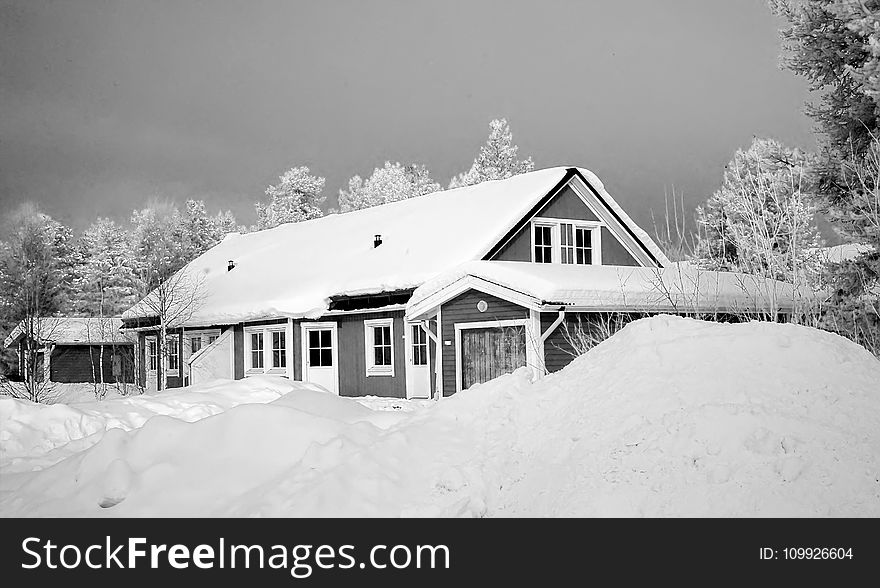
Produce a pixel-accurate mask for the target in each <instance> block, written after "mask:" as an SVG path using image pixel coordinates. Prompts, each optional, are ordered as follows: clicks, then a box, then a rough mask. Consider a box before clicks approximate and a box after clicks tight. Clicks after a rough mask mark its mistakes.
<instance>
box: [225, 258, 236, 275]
mask: <svg viewBox="0 0 880 588" xmlns="http://www.w3.org/2000/svg"><path fill="white" fill-rule="evenodd" d="M234 267H235V262H234V261H233V260H231V259H230V260H229V261H227V262H226V271H228V272H231V271H232V268H234Z"/></svg>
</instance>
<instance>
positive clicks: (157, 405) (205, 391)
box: [0, 377, 317, 472]
mask: <svg viewBox="0 0 880 588" xmlns="http://www.w3.org/2000/svg"><path fill="white" fill-rule="evenodd" d="M88 387H89V388H90V389H91V384H89V385H88ZM291 390H317V388H316V387H314V386H311V385H309V384H303V383H302V382H290V381H289V380H286V379H283V378H278V377H256V378H248V379H246V380H239V381H237V382H231V381H228V380H225V381H224V380H218V381H214V382H209V383H206V384H202V385H197V386H191V387H188V388H175V389H170V390H166V391H164V392H156V393H153V394H143V395H138V396H128V397H121V398H113V399H107V400H104V401H101V402H97V401H91V402H77V403H74V404H51V405H45V404H35V403H33V402H28V401H26V400H16V399H12V398H0V467H2V468H3V469H4V470H5V471H7V472H8V471H12V470H19V469H22V468H33V467H35V466H46V465H51V464H52V463H55V462H57V461H59V460H60V459H62V458H64V457H66V456H67V455H69V454H71V453H72V452H75V451H81V450H83V449H85V448H87V447H89V446H91V445H93V444H94V443H96V442H97V441H98V439H99V438H100V435H101V434H103V433H104V431H106V430H107V429H111V428H119V429H123V430H126V431H128V430H131V429H136V428H139V427H141V426H143V424H144V423H145V422H146V421H147V420H148V419H149V418H151V417H153V416H156V415H168V416H172V417H174V418H176V419H180V420H182V421H187V422H193V421H197V420H199V419H203V418H205V417H208V416H211V415H214V414H217V413H220V412H223V411H225V410H227V409H229V408H232V407H233V406H237V405H239V404H244V403H265V402H271V401H272V400H276V399H277V398H280V397H281V396H283V395H284V394H287V393H288V392H290V391H291Z"/></svg>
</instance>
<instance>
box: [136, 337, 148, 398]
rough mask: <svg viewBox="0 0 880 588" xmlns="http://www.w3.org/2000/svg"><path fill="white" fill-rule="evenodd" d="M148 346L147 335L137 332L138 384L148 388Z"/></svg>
mask: <svg viewBox="0 0 880 588" xmlns="http://www.w3.org/2000/svg"><path fill="white" fill-rule="evenodd" d="M146 346H147V338H146V335H145V334H144V333H142V332H138V334H137V352H136V353H137V365H138V382H137V383H138V386H140V387H142V388H146V386H147V362H146V361H145V353H146Z"/></svg>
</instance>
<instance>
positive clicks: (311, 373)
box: [302, 323, 339, 394]
mask: <svg viewBox="0 0 880 588" xmlns="http://www.w3.org/2000/svg"><path fill="white" fill-rule="evenodd" d="M302 332H303V381H305V382H311V383H312V384H318V385H319V386H323V387H324V388H327V390H329V391H330V392H332V393H333V394H339V371H338V370H339V367H338V366H337V363H338V353H337V337H336V323H313V324H306V323H303V326H302Z"/></svg>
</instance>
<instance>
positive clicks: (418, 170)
mask: <svg viewBox="0 0 880 588" xmlns="http://www.w3.org/2000/svg"><path fill="white" fill-rule="evenodd" d="M438 190H440V184H438V183H436V182H434V181H433V180H432V179H431V177H430V174H429V172H428V168H427V167H426V166H424V165H415V164H413V165H407V166H404V165H401V164H400V163H391V162H390V161H386V162H385V165H384V166H383V167H377V168H375V169H374V170H373V173H372V174H371V175H370V177H368V178H367V179H366V180H363V179H362V178H361V177H360V176H357V175H356V176H354V177H353V178H351V179H350V180H349V181H348V190H340V191H339V210H340V211H341V212H350V211H352V210H360V209H362V208H370V207H372V206H378V205H380V204H385V203H387V202H397V201H398V200H406V199H408V198H415V197H417V196H424V195H425V194H430V193H431V192H436V191H438Z"/></svg>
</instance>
